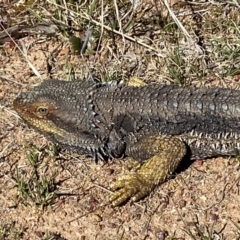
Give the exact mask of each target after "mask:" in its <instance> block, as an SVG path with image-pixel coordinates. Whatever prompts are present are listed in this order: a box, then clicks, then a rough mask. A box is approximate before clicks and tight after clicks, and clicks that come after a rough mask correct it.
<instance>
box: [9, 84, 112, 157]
mask: <svg viewBox="0 0 240 240" xmlns="http://www.w3.org/2000/svg"><path fill="white" fill-rule="evenodd" d="M94 86H95V85H94V84H93V83H92V82H88V81H86V82H84V81H82V82H77V81H75V82H74V81H73V82H64V81H59V80H48V81H45V82H43V83H42V84H40V85H39V86H37V87H35V88H33V89H32V90H30V91H27V92H25V93H22V94H20V96H19V97H17V98H16V99H15V100H14V102H13V108H14V110H15V111H16V112H17V113H18V115H19V116H20V117H21V118H22V119H23V120H24V121H25V122H27V123H28V124H29V125H30V126H32V127H34V128H35V129H37V130H38V131H40V132H41V133H43V134H44V135H46V136H47V137H50V138H51V139H52V140H53V141H56V142H58V143H60V145H63V146H66V147H70V148H71V149H73V150H77V151H78V152H80V153H84V154H85V153H86V154H87V155H91V156H94V157H99V158H102V159H104V158H105V156H106V155H107V154H108V153H109V152H110V150H108V147H107V143H106V141H108V138H109V136H108V135H109V132H107V131H106V130H105V129H104V132H103V133H104V134H99V131H100V130H101V129H100V128H99V127H98V126H97V125H96V124H97V121H95V120H96V119H94V117H95V116H96V113H95V112H94V111H93V104H92V101H91V96H92V95H91V94H92V89H93V87H94ZM94 121H95V123H94ZM104 126H105V125H103V127H104ZM99 129H100V130H99Z"/></svg>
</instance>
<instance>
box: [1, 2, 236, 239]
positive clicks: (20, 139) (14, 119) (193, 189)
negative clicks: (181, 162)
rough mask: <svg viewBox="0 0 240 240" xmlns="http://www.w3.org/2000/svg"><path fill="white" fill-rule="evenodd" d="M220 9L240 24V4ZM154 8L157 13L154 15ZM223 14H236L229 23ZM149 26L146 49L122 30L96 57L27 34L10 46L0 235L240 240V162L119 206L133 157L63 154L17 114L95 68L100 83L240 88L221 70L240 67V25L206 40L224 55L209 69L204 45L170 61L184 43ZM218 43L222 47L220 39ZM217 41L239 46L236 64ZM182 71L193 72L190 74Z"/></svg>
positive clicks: (192, 171) (193, 167)
mask: <svg viewBox="0 0 240 240" xmlns="http://www.w3.org/2000/svg"><path fill="white" fill-rule="evenodd" d="M205 2H208V1H205ZM233 2H234V1H233ZM154 6H155V5H154ZM194 6H195V5H194ZM155 7H156V6H155ZM203 7H204V8H205V9H206V8H207V7H209V8H211V7H216V6H215V5H214V6H212V5H211V4H210V5H202V9H204V8H203ZM218 7H219V8H220V9H222V10H219V9H217V10H218V11H216V12H217V13H216V14H219V15H218V18H217V19H218V21H220V22H221V21H223V20H226V21H227V19H228V20H229V22H234V24H233V26H235V25H236V24H240V20H239V17H236V16H237V13H238V14H239V8H237V7H235V6H232V5H224V6H223V5H219V6H218ZM224 7H225V8H224ZM153 9H155V8H154V7H152V8H149V9H148V10H147V11H148V14H151V11H153ZM173 9H174V7H173ZM179 9H181V8H180V7H179V8H176V9H175V13H179V12H180V10H179ZM214 9H215V8H214ZM223 9H225V10H224V11H226V12H227V11H228V13H229V14H230V13H231V14H232V15H231V14H230V15H227V17H226V19H224V16H225V15H224V14H225V13H224V14H223ZM7 11H8V14H11V11H10V10H7ZM199 12H200V13H202V12H201V11H199ZM236 12H237V13H236ZM148 16H149V15H148ZM178 16H182V15H181V14H180V15H178ZM141 17H142V18H144V16H141ZM235 17H236V18H235ZM146 19H147V17H146ZM179 19H180V20H181V21H182V23H183V24H184V26H185V27H186V28H187V27H189V26H190V25H187V24H186V23H185V20H186V18H184V19H181V18H179ZM231 19H232V20H231ZM209 21H210V20H209ZM215 22H216V20H215V19H212V20H211V22H208V23H209V25H208V24H206V25H204V27H206V28H207V27H209V26H211V27H212V25H211V24H213V23H215ZM141 24H143V25H144V26H147V31H146V32H144V33H142V34H141V35H140V34H139V32H138V31H137V30H136V32H135V33H134V34H136V36H138V37H139V38H138V39H141V41H143V42H144V43H146V45H147V46H144V45H142V44H141V43H137V42H133V41H131V40H129V39H127V38H125V39H124V37H123V36H121V35H118V34H116V38H117V39H115V40H116V42H115V43H117V44H118V45H117V47H116V48H117V49H118V50H116V51H115V50H114V51H112V50H113V49H114V47H113V43H112V42H111V41H110V40H109V38H107V37H106V38H104V39H103V40H102V41H103V42H102V44H101V49H100V50H99V51H98V52H97V53H96V52H94V54H91V53H88V54H85V55H78V54H74V53H73V49H72V46H71V44H70V43H69V41H67V40H66V37H65V36H64V35H62V34H57V35H55V36H53V37H46V36H39V35H36V34H33V35H31V34H27V36H24V37H21V38H19V39H16V45H15V43H13V42H9V41H8V42H5V43H3V44H1V46H0V62H1V65H0V204H1V206H0V239H68V240H77V239H80V240H85V239H90V240H91V239H99V240H100V239H111V240H112V239H136V240H137V239H144V240H145V239H157V240H164V239H178V240H180V239H214V240H215V239H216V240H217V239H226V240H233V239H240V215H239V212H240V201H239V199H240V182H239V178H240V172H239V159H238V158H222V157H221V158H214V159H207V160H203V159H199V160H198V161H195V162H193V163H192V164H189V165H190V166H188V167H186V168H184V169H183V170H181V171H179V172H178V173H177V174H174V176H173V177H172V179H170V180H169V181H167V182H166V183H164V184H162V185H161V186H158V187H157V188H156V189H155V191H154V192H153V193H152V194H150V196H148V197H146V198H145V199H143V200H141V201H139V202H138V203H134V204H133V203H130V202H129V203H127V204H125V205H123V206H121V207H116V208H113V207H111V206H110V205H109V203H108V202H107V198H108V196H109V194H110V190H109V185H110V184H111V183H112V182H113V181H114V180H115V179H116V178H117V177H118V176H120V175H121V174H123V173H126V172H128V171H129V170H128V169H126V167H125V161H126V159H114V160H112V161H109V162H106V163H97V164H96V163H95V162H94V161H93V160H92V159H90V158H86V157H85V156H80V155H77V154H75V153H71V152H69V151H67V150H65V149H57V151H56V150H55V146H54V145H53V144H52V143H51V142H49V141H48V140H47V139H45V138H44V136H42V135H40V134H39V133H37V132H35V131H34V130H33V129H31V128H29V127H28V126H27V125H26V124H25V123H23V122H22V120H21V119H20V118H19V117H18V116H17V114H16V113H15V112H14V111H13V108H12V102H13V100H14V99H15V98H16V97H17V96H18V95H19V93H20V92H22V91H26V90H27V89H30V88H31V87H33V86H35V85H37V84H38V83H40V82H42V81H43V79H49V78H59V79H69V78H71V76H72V72H74V75H75V76H78V77H80V78H81V77H83V76H86V75H87V74H88V73H89V69H91V71H93V72H94V74H96V75H97V76H98V77H103V76H104V78H105V79H104V80H106V79H107V80H108V79H109V78H111V77H113V78H117V79H118V80H119V78H122V79H128V78H129V77H132V76H137V77H140V78H141V79H143V80H144V81H146V82H150V81H158V82H161V83H167V84H169V83H172V82H173V83H176V84H183V85H185V84H186V85H187V84H192V85H196V86H199V87H200V86H203V85H204V86H221V87H226V86H227V87H230V88H237V87H239V80H240V71H239V72H238V71H237V70H236V71H235V72H234V73H233V74H232V73H231V74H225V72H224V73H223V74H222V71H223V69H226V68H228V69H230V65H231V64H232V65H231V66H233V65H234V66H237V67H236V69H240V64H239V63H240V57H239V55H240V44H239V32H240V29H239V25H238V27H236V28H234V27H233V28H231V31H230V33H231V34H230V33H228V32H227V30H226V29H227V28H226V29H225V28H222V29H217V28H216V29H215V32H214V31H212V32H207V33H206V34H205V35H204V37H205V40H206V42H205V44H206V45H207V47H206V48H208V50H209V52H211V51H210V50H212V52H211V53H213V52H214V51H215V52H214V56H215V57H216V58H217V59H218V61H215V59H213V56H212V55H211V53H209V55H208V56H209V58H208V61H210V62H211V61H212V62H214V64H215V65H214V66H213V67H210V68H207V67H206V65H207V63H206V58H204V59H203V58H202V57H199V58H197V60H196V59H194V61H195V60H196V62H194V61H193V60H192V57H193V56H194V55H195V54H196V52H193V53H192V51H197V50H196V49H197V48H196V46H195V47H194V48H190V47H189V48H188V52H187V53H185V55H184V57H182V59H177V60H176V59H175V58H172V59H170V58H167V57H166V56H168V57H169V55H168V54H170V53H173V52H174V51H173V52H171V51H170V50H169V49H170V46H171V48H172V46H173V45H174V44H175V45H176V43H174V42H171V41H170V42H168V40H167V39H161V36H162V35H161V28H160V27H159V28H157V27H156V28H154V29H151V31H150V29H148V27H149V26H148V25H147V24H146V23H145V22H143V23H141V22H140V23H139V22H136V25H138V26H139V25H140V26H139V28H141V26H142V25H141ZM226 24H228V23H226ZM226 26H227V25H226ZM236 29H237V30H238V31H237V30H236ZM191 30H193V27H189V28H187V31H189V32H190V34H193V35H194V33H193V32H194V31H193V32H192V31H191ZM235 30H236V31H235ZM149 32H151V34H152V36H150V34H149ZM211 34H212V35H211ZM126 35H128V34H127V33H126ZM157 35H159V36H158V38H157V37H156V36H157ZM193 35H191V36H193ZM0 36H1V35H0ZM213 38H216V39H215V40H216V41H211V40H212V39H213ZM149 39H151V40H149ZM217 39H221V40H222V41H224V43H225V42H228V43H229V42H230V45H231V44H232V46H236V49H237V51H234V54H235V55H234V57H233V58H231V59H230V58H229V59H228V60H229V61H227V60H226V58H224V56H223V52H221V53H219V52H220V50H219V49H220V48H221V47H219V46H220V45H221V44H222V43H221V44H220V43H218V42H217ZM147 40H149V41H147ZM225 40H226V41H225ZM168 43H169V45H168ZM210 43H211V44H213V43H214V44H215V45H214V44H213V45H211V44H210ZM181 44H182V45H181ZM234 44H235V45H234ZM156 45H157V47H156ZM185 45H186V42H181V41H180V40H179V49H180V50H181V51H183V50H186V48H185ZM217 45H218V47H219V49H218V51H217V50H216V46H217ZM17 46H18V47H17ZM198 46H199V45H198ZM221 46H222V48H224V47H223V45H221ZM123 49H124V51H123V52H121V50H123ZM236 49H235V50H236ZM20 50H21V51H20ZM180 50H179V51H180ZM24 52H25V53H24ZM158 52H159V53H160V54H159V55H158V54H157V53H158ZM174 53H175V55H174V56H177V54H176V52H174ZM170 55H171V54H170ZM171 56H172V55H171ZM186 56H188V57H186ZM228 56H229V55H228ZM165 57H166V58H165ZM169 59H170V60H169ZM233 60H234V61H235V62H232V61H233ZM198 61H201V64H202V65H201V64H200V63H199V62H198ZM93 62H94V66H93V67H92V63H93ZM173 62H174V64H172V65H171V64H170V63H173ZM29 63H31V64H32V65H33V66H34V68H35V70H37V72H38V73H39V75H40V76H41V79H40V78H39V77H38V76H36V74H35V72H34V71H33V69H32V67H31V66H30V64H29ZM177 63H178V65H177ZM194 64H196V67H199V68H198V69H190V68H188V73H186V68H187V67H186V66H188V67H189V65H191V66H193V65H194ZM237 64H238V65H237ZM166 65H167V67H166ZM170 65H171V67H172V68H171V69H173V70H174V71H175V72H176V69H180V70H179V71H180V72H176V73H175V75H178V76H177V77H176V78H175V79H173V75H174V74H172V73H173V70H172V71H170V70H169V68H168V66H170ZM49 66H50V67H49ZM175 66H177V68H175ZM201 66H205V68H204V67H202V68H201ZM185 67H186V68H185ZM183 68H184V69H185V70H184V73H182V72H181V71H182V70H183ZM119 69H121V74H120V75H119ZM209 69H210V70H209ZM196 71H199V72H200V71H201V76H200V77H199V75H198V74H197V73H196ZM216 73H217V74H216ZM179 76H180V77H179ZM183 77H184V78H183ZM188 77H189V78H190V80H189V78H188ZM182 79H185V80H184V82H182ZM31 157H32V158H31Z"/></svg>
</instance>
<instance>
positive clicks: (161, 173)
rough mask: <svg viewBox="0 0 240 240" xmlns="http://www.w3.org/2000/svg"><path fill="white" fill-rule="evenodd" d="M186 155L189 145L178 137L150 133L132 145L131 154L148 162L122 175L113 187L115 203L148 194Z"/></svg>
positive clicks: (113, 203) (118, 203)
mask: <svg viewBox="0 0 240 240" xmlns="http://www.w3.org/2000/svg"><path fill="white" fill-rule="evenodd" d="M185 154H186V145H185V144H184V142H182V141H181V140H180V139H178V138H177V137H168V136H160V135H158V136H150V137H147V138H143V139H142V140H140V141H139V142H137V143H135V144H133V145H132V146H130V147H129V149H128V155H129V156H131V157H132V158H134V159H135V160H137V158H139V159H140V158H141V159H144V158H145V159H146V161H145V163H144V164H143V165H142V166H141V168H140V169H139V170H138V171H137V172H136V173H134V174H128V175H123V176H122V177H120V178H119V179H118V180H117V181H116V182H114V183H113V184H112V185H111V186H110V187H111V188H112V190H113V191H114V193H113V194H112V195H111V196H110V199H109V200H110V202H111V203H112V205H113V206H117V205H121V204H122V203H124V202H126V201H127V200H128V199H131V200H132V201H134V202H135V201H138V200H140V199H141V198H143V197H145V196H147V195H148V194H149V193H150V192H151V191H152V190H153V189H154V187H155V186H156V185H157V184H160V183H163V182H164V181H165V180H166V178H167V177H168V176H169V175H170V174H172V173H173V172H174V171H175V169H176V168H177V166H178V164H179V162H180V161H181V160H182V158H183V157H184V156H185Z"/></svg>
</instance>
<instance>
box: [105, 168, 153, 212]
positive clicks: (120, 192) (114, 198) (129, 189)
mask: <svg viewBox="0 0 240 240" xmlns="http://www.w3.org/2000/svg"><path fill="white" fill-rule="evenodd" d="M110 187H111V189H112V190H113V191H114V193H113V194H112V195H111V196H110V198H109V201H110V202H111V203H112V205H113V206H114V207H115V206H118V205H121V204H123V203H125V202H126V201H127V200H128V199H131V200H132V201H133V202H136V201H138V200H140V199H141V198H143V197H145V196H147V195H148V194H149V193H150V192H151V191H152V189H153V185H152V184H151V183H148V182H147V181H146V180H145V179H143V178H142V176H141V175H139V174H137V173H135V174H129V175H123V176H122V177H120V178H119V179H118V180H117V181H116V182H114V183H113V184H111V186H110Z"/></svg>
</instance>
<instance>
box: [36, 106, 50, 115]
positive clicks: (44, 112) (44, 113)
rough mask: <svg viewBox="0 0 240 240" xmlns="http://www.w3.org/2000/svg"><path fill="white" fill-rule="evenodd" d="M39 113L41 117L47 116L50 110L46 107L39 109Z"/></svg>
mask: <svg viewBox="0 0 240 240" xmlns="http://www.w3.org/2000/svg"><path fill="white" fill-rule="evenodd" d="M37 112H38V113H39V114H40V115H41V116H46V115H47V114H48V108H46V107H39V108H38V109H37Z"/></svg>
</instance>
